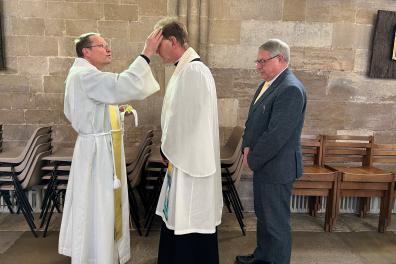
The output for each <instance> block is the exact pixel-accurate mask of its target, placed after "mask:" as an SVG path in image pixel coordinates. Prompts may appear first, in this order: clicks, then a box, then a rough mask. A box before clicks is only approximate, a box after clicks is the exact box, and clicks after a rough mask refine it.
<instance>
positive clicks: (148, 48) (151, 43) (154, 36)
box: [142, 29, 163, 58]
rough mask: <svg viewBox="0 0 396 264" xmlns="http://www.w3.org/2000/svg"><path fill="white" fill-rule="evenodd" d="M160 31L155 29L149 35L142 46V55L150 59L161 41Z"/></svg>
mask: <svg viewBox="0 0 396 264" xmlns="http://www.w3.org/2000/svg"><path fill="white" fill-rule="evenodd" d="M162 38H163V36H162V30H161V29H156V30H154V31H153V32H151V33H150V35H149V36H148V37H147V39H146V43H145V44H144V48H143V52H142V54H143V55H145V56H147V57H148V58H150V57H151V56H153V55H154V54H155V53H156V52H157V49H158V46H159V44H160V43H161V41H162Z"/></svg>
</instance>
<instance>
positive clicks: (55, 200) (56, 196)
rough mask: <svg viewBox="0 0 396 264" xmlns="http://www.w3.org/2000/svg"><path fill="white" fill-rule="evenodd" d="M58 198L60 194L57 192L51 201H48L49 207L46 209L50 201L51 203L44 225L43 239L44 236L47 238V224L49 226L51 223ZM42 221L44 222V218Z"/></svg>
mask: <svg viewBox="0 0 396 264" xmlns="http://www.w3.org/2000/svg"><path fill="white" fill-rule="evenodd" d="M59 197H60V192H59V191H58V193H56V194H55V195H54V196H53V197H52V199H50V200H49V205H48V207H50V206H51V201H52V206H51V209H50V210H49V215H48V219H47V223H46V225H45V229H44V234H43V237H46V236H47V232H48V227H49V224H50V222H51V218H52V215H53V214H54V210H55V207H56V205H57V204H58V200H59ZM42 220H43V221H44V220H45V217H43V219H42Z"/></svg>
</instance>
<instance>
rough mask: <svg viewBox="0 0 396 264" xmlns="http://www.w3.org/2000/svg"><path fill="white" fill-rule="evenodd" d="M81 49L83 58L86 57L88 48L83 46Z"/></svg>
mask: <svg viewBox="0 0 396 264" xmlns="http://www.w3.org/2000/svg"><path fill="white" fill-rule="evenodd" d="M81 51H82V54H83V56H84V58H86V57H87V55H88V54H89V48H83V49H82V50H81Z"/></svg>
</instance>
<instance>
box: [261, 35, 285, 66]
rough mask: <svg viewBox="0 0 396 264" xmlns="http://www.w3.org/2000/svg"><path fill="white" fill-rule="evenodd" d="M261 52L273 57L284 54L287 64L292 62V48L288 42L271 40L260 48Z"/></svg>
mask: <svg viewBox="0 0 396 264" xmlns="http://www.w3.org/2000/svg"><path fill="white" fill-rule="evenodd" d="M259 50H265V51H268V52H269V54H270V55H271V57H273V56H276V55H278V54H282V56H283V57H284V58H285V61H286V62H287V63H289V62H290V48H289V45H287V44H286V42H283V41H282V40H280V39H269V40H268V41H267V42H265V43H264V44H263V45H261V46H260V48H259Z"/></svg>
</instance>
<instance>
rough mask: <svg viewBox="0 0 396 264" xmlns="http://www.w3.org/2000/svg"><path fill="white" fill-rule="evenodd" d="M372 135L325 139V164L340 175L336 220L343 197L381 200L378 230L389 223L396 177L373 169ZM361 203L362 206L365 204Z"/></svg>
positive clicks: (381, 229)
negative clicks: (379, 198) (376, 198)
mask: <svg viewBox="0 0 396 264" xmlns="http://www.w3.org/2000/svg"><path fill="white" fill-rule="evenodd" d="M373 144H374V142H373V136H324V140H323V146H324V148H323V162H324V164H325V165H326V166H328V167H329V168H332V169H335V170H337V171H339V172H340V173H341V177H340V181H339V186H338V188H339V196H338V198H337V210H336V217H337V215H338V213H339V202H340V199H341V198H342V197H381V206H380V215H379V222H378V231H379V232H384V231H385V230H386V227H387V225H388V222H389V215H390V214H389V210H390V204H391V195H392V192H393V188H394V187H393V186H394V175H393V174H392V173H391V172H388V171H384V170H381V169H378V168H375V167H373V166H372V158H373V155H372V151H373ZM366 204H367V203H366V202H362V201H361V205H366Z"/></svg>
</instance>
